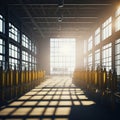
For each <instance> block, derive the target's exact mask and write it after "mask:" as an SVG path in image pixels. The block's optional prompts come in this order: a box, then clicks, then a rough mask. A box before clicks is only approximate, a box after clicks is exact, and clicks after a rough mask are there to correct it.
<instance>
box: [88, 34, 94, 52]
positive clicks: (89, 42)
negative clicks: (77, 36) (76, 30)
mask: <svg viewBox="0 0 120 120" xmlns="http://www.w3.org/2000/svg"><path fill="white" fill-rule="evenodd" d="M92 40H93V37H92V36H91V37H90V38H89V39H88V51H89V50H91V49H92V43H93V41H92Z"/></svg>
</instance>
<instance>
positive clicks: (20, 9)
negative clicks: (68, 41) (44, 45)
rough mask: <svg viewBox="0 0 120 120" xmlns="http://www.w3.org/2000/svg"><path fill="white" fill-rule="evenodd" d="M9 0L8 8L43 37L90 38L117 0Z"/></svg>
mask: <svg viewBox="0 0 120 120" xmlns="http://www.w3.org/2000/svg"><path fill="white" fill-rule="evenodd" d="M58 1H61V0H10V1H8V2H9V9H10V10H12V11H15V12H16V14H17V15H19V16H20V18H21V20H22V22H23V24H24V25H25V26H27V27H28V28H29V29H31V30H32V31H33V33H34V34H35V35H39V36H41V37H45V36H47V37H84V36H87V35H88V34H89V33H90V31H91V28H93V27H94V26H95V25H96V24H97V22H98V20H99V19H100V17H101V15H102V14H103V13H104V11H105V10H107V9H109V8H110V7H111V6H112V5H113V3H114V2H115V0H64V6H63V7H61V8H60V7H58V3H59V2H58Z"/></svg>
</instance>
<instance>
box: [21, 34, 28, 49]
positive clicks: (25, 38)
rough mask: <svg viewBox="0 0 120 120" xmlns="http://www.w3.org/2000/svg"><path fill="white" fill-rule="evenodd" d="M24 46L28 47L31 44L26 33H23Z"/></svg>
mask: <svg viewBox="0 0 120 120" xmlns="http://www.w3.org/2000/svg"><path fill="white" fill-rule="evenodd" d="M22 46H24V47H26V48H28V46H29V39H28V37H27V36H26V35H24V34H22Z"/></svg>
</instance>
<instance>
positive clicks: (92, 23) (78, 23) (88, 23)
mask: <svg viewBox="0 0 120 120" xmlns="http://www.w3.org/2000/svg"><path fill="white" fill-rule="evenodd" d="M24 23H27V24H31V23H32V22H24ZM36 23H38V24H40V23H42V24H44V23H52V24H56V23H58V22H50V21H47V22H36ZM62 23H63V24H69V23H71V24H72V23H76V24H93V23H94V22H61V24H62Z"/></svg>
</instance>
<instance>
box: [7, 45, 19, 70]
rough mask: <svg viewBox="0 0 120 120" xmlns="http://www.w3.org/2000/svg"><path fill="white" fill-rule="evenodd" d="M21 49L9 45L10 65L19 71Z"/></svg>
mask: <svg viewBox="0 0 120 120" xmlns="http://www.w3.org/2000/svg"><path fill="white" fill-rule="evenodd" d="M19 59H20V49H19V48H18V47H16V46H14V45H12V44H9V64H10V65H11V66H10V67H11V68H12V69H14V66H16V68H18V69H19Z"/></svg>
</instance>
